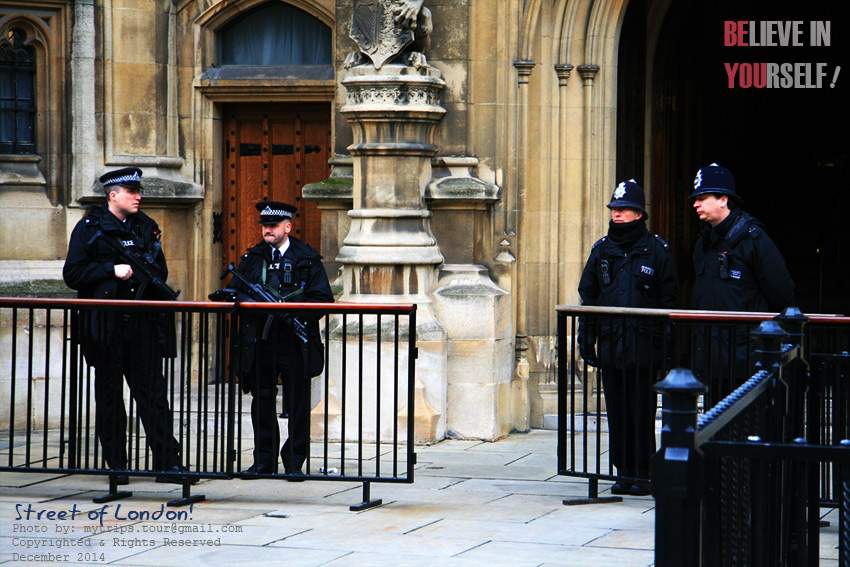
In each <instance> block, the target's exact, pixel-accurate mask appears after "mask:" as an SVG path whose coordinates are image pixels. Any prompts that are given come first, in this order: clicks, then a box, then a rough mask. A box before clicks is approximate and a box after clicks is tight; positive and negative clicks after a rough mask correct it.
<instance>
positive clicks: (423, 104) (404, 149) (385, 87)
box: [337, 65, 446, 297]
mask: <svg viewBox="0 0 850 567" xmlns="http://www.w3.org/2000/svg"><path fill="white" fill-rule="evenodd" d="M342 84H343V85H344V86H345V88H346V89H347V91H348V94H347V99H346V105H345V106H343V107H342V110H341V112H342V114H343V115H344V116H345V117H346V119H347V120H348V121H349V123H350V124H351V127H352V130H353V133H354V144H352V145H351V146H350V147H349V148H348V149H349V151H350V152H351V155H352V156H353V157H354V186H353V205H354V208H353V209H352V210H351V211H350V212H349V216H350V217H351V229H350V231H349V233H348V236H347V237H346V238H345V240H344V241H343V246H342V248H341V249H340V251H339V256H338V257H337V260H339V261H340V262H342V263H343V264H345V266H346V277H345V281H344V285H345V290H344V297H346V296H349V295H352V294H356V295H361V296H362V295H373V294H381V295H385V294H392V295H417V294H424V293H425V292H427V291H428V289H429V286H428V284H429V283H431V281H433V274H431V276H430V277H428V272H432V273H433V266H435V265H437V264H441V263H442V262H443V256H442V254H440V250H439V248H438V247H437V241H436V239H435V238H434V236H433V235H432V234H431V227H430V217H431V213H430V212H429V211H428V208H427V207H426V205H425V200H424V198H423V188H424V186H425V184H426V183H427V182H428V181H429V180H430V178H431V157H432V156H434V155H435V154H436V153H437V147H436V146H434V145H433V143H432V138H433V130H434V126H436V125H437V123H438V122H439V121H440V119H441V118H442V117H443V115H444V114H445V112H446V111H445V109H443V107H441V106H440V105H439V104H438V101H439V94H440V90H442V88H443V87H444V86H445V82H444V81H443V80H442V78H440V72H439V71H438V70H436V69H434V68H432V67H423V68H421V69H416V68H414V67H408V66H404V65H385V66H384V67H382V68H381V69H380V70H376V69H375V68H374V67H372V66H370V65H363V66H359V67H354V68H352V69H351V70H350V71H349V73H348V76H347V77H346V78H345V79H343V81H342ZM418 267H428V269H426V270H421V269H417V268H418ZM422 276H425V277H426V279H425V280H423V279H422ZM428 280H430V281H428Z"/></svg>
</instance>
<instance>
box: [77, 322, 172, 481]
mask: <svg viewBox="0 0 850 567" xmlns="http://www.w3.org/2000/svg"><path fill="white" fill-rule="evenodd" d="M115 319H116V322H115V326H114V329H113V334H112V336H111V340H110V341H109V343H108V344H106V345H99V346H96V347H95V350H94V355H95V360H94V366H95V381H94V396H95V404H96V408H95V431H96V433H97V437H98V439H99V440H100V444H101V446H102V447H103V456H104V459H105V460H106V464H107V465H108V466H109V467H110V468H112V469H118V470H121V469H127V468H128V467H127V465H128V460H127V410H126V408H125V407H124V380H125V379H126V381H127V385H128V386H129V387H130V393H131V395H132V397H133V400H134V401H135V408H136V412H137V415H138V416H139V418H140V419H141V421H142V425H143V426H144V428H145V434H146V436H147V443H148V446H149V447H150V449H151V453H152V454H153V463H152V464H153V469H154V470H167V469H170V468H171V467H173V466H174V465H177V464H179V463H180V445H179V443H178V442H177V439H175V438H174V433H173V420H172V415H171V410H170V408H169V407H168V397H167V385H166V381H165V377H164V376H163V375H162V353H161V349H160V347H159V344H158V338H157V332H156V327H155V318H152V317H147V316H143V315H138V316H136V315H121V314H116V316H115ZM144 466H145V463H144V462H140V463H136V464H135V465H134V466H132V467H130V468H144Z"/></svg>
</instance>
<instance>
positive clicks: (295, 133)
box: [222, 103, 331, 266]
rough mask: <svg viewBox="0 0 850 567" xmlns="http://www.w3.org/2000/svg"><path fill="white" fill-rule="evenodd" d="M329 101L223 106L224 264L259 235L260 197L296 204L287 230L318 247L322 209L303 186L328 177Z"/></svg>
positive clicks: (252, 243) (247, 246)
mask: <svg viewBox="0 0 850 567" xmlns="http://www.w3.org/2000/svg"><path fill="white" fill-rule="evenodd" d="M330 112H331V111H330V105H329V104H321V103H320V104H275V105H233V106H229V107H227V108H226V109H225V131H224V133H225V140H224V163H225V173H224V176H223V178H224V206H223V209H224V210H223V211H222V212H223V223H222V229H223V238H222V240H223V244H224V257H223V258H222V260H223V262H224V264H223V265H224V266H226V265H227V264H228V263H230V262H234V263H238V262H237V261H238V259H239V256H240V255H242V254H243V253H244V252H245V250H246V249H247V248H249V247H251V246H253V245H255V244H256V243H258V242H259V241H260V240H261V234H260V225H259V223H258V222H257V221H258V218H259V217H258V213H257V210H256V209H255V208H254V205H255V203H257V202H258V201H283V202H285V203H289V204H291V205H295V206H296V207H298V212H297V213H296V214H295V217H294V218H293V219H292V221H293V222H292V224H293V227H292V232H291V233H290V234H291V236H294V237H296V238H298V239H299V240H303V241H305V242H307V243H308V244H310V245H311V246H313V247H314V248H316V249H317V250H319V251H321V248H320V244H321V212H320V211H319V209H318V207H317V206H316V204H315V203H308V202H306V201H304V199H303V198H302V196H301V188H302V187H303V186H304V185H306V184H308V183H315V182H317V181H322V180H323V179H327V177H328V176H329V175H330V167H329V166H328V158H330V155H331V154H330V152H331V114H330Z"/></svg>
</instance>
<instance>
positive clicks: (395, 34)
mask: <svg viewBox="0 0 850 567" xmlns="http://www.w3.org/2000/svg"><path fill="white" fill-rule="evenodd" d="M396 3H397V2H396V0H354V13H353V14H352V15H351V39H353V40H354V41H355V42H356V43H357V45H358V47H359V48H360V52H361V53H363V54H364V55H366V56H368V57H369V59H371V60H372V63H373V64H374V65H375V68H376V69H380V68H381V66H382V65H383V64H384V63H386V62H387V61H388V60H390V59H392V58H394V57H396V56H397V55H399V54H400V53H401V52H402V51H404V49H405V48H406V47H407V46H409V45H410V44H411V43H413V39H414V37H413V36H414V34H413V30H412V29H411V28H410V27H409V26H399V25H398V24H397V23H396V11H395V10H394V8H395V5H396Z"/></svg>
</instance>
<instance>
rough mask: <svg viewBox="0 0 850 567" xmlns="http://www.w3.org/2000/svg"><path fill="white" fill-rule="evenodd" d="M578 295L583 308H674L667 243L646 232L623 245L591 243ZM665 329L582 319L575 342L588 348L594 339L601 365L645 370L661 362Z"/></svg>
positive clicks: (675, 297) (646, 322) (673, 276)
mask: <svg viewBox="0 0 850 567" xmlns="http://www.w3.org/2000/svg"><path fill="white" fill-rule="evenodd" d="M606 272H607V275H606ZM578 293H579V296H580V297H581V302H582V304H583V305H593V306H606V307H640V308H662V309H664V308H666V309H672V308H674V307H676V306H677V305H678V294H679V285H678V281H677V279H676V269H675V266H674V264H673V258H672V256H671V255H670V252H669V245H668V244H667V243H666V242H664V241H663V240H662V239H661V237H659V236H653V235H651V234H650V233H649V232H648V231H646V230H644V231H643V233H642V234H641V235H640V236H639V238H637V239H636V240H634V241H632V242H631V243H629V244H624V245H617V244H614V243H613V242H611V240H610V239H609V238H608V237H606V238H602V239H601V240H599V241H597V242H596V244H594V245H593V249H592V250H591V252H590V258H588V260H587V264H585V267H584V272H583V273H582V276H581V281H580V282H579V286H578ZM663 329H664V326H663V325H662V324H660V323H651V322H650V321H649V320H648V319H638V318H623V317H600V318H597V317H582V318H581V319H580V321H579V337H578V340H579V344H580V345H585V346H587V345H592V344H593V343H594V342H596V341H597V339H598V347H599V351H598V354H599V365H600V366H613V367H617V368H637V367H641V366H644V367H645V366H649V365H650V364H653V365H656V364H658V362H659V358H660V355H661V353H662V351H663V334H664V333H663ZM650 338H651V340H650ZM650 343H651V345H652V351H653V352H652V357H651V358H650Z"/></svg>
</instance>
